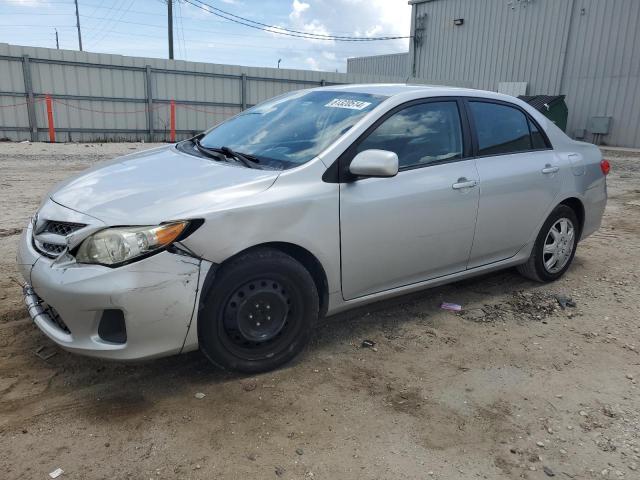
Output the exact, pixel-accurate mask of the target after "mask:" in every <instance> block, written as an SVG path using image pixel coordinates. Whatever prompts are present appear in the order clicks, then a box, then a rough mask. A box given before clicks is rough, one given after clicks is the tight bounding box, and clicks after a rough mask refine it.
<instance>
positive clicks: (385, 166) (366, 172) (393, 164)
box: [349, 150, 398, 178]
mask: <svg viewBox="0 0 640 480" xmlns="http://www.w3.org/2000/svg"><path fill="white" fill-rule="evenodd" d="M349 172H351V174H353V175H356V176H358V177H378V178H384V177H395V176H396V175H397V174H398V155H396V154H395V153H394V152H389V151H387V150H365V151H364V152H360V153H359V154H357V155H356V156H355V157H354V158H353V160H352V161H351V165H349Z"/></svg>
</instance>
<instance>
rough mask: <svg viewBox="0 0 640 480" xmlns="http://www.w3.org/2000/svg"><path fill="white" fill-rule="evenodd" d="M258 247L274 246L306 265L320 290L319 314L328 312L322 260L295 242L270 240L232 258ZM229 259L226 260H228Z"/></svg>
mask: <svg viewBox="0 0 640 480" xmlns="http://www.w3.org/2000/svg"><path fill="white" fill-rule="evenodd" d="M256 248H273V249H275V250H279V251H281V252H282V253H286V254H287V255H289V256H290V257H293V258H295V259H296V260H297V261H298V262H300V263H301V264H302V266H304V267H305V268H306V269H307V271H308V272H309V274H311V278H313V282H314V283H315V285H316V289H317V290H318V298H319V300H320V312H319V316H320V318H322V317H323V316H324V315H325V314H326V313H327V309H328V307H329V284H328V281H327V274H326V272H325V271H324V267H323V266H322V264H321V263H320V261H319V260H318V259H317V258H316V257H315V255H313V253H311V252H310V251H309V250H307V249H306V248H303V247H301V246H299V245H295V244H293V243H287V242H269V243H261V244H260V245H254V246H252V247H250V248H247V249H246V250H243V251H241V252H238V253H237V254H236V255H234V256H233V257H232V258H235V257H237V256H238V255H242V254H244V253H247V252H249V251H251V250H255V249H256ZM228 261H229V259H227V260H225V262H228Z"/></svg>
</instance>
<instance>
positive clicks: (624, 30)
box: [559, 0, 640, 148]
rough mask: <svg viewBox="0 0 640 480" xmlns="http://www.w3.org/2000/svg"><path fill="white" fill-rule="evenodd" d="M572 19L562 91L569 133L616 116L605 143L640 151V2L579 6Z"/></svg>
mask: <svg viewBox="0 0 640 480" xmlns="http://www.w3.org/2000/svg"><path fill="white" fill-rule="evenodd" d="M583 9H584V10H583ZM572 19H573V21H572V24H571V32H570V35H569V42H568V54H567V61H566V67H565V71H564V78H563V82H562V86H561V87H560V89H559V91H560V93H563V94H566V95H567V104H568V105H569V125H568V131H569V133H571V134H573V133H575V131H576V130H580V129H585V128H587V126H588V120H589V118H591V117H593V116H611V117H612V123H611V133H610V134H609V135H607V136H604V137H603V141H604V142H606V143H607V144H609V145H616V146H621V147H637V148H640V1H638V0H577V1H576V2H575V7H574V12H573V16H572ZM586 139H587V140H591V135H589V134H587V136H586Z"/></svg>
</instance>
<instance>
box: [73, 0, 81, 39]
mask: <svg viewBox="0 0 640 480" xmlns="http://www.w3.org/2000/svg"><path fill="white" fill-rule="evenodd" d="M75 2H76V26H77V27H78V46H79V47H80V51H82V34H81V33H80V14H79V13H78V0H75Z"/></svg>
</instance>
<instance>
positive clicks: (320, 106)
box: [18, 85, 609, 372]
mask: <svg viewBox="0 0 640 480" xmlns="http://www.w3.org/2000/svg"><path fill="white" fill-rule="evenodd" d="M608 171H609V164H608V162H607V161H606V160H603V159H602V156H601V153H600V151H599V150H598V148H597V147H595V146H594V145H591V144H586V143H581V142H576V141H574V140H571V139H570V138H569V137H567V136H566V135H565V134H564V133H563V132H562V131H561V130H560V129H558V128H557V127H556V126H555V125H554V124H553V123H552V122H550V121H549V120H548V119H547V118H545V117H544V116H543V115H542V114H540V113H539V112H538V111H536V110H535V109H533V108H531V107H530V106H529V105H527V104H526V103H523V102H521V101H519V100H517V99H515V98H514V97H509V96H505V95H500V94H497V93H491V92H484V91H477V90H468V89H456V88H447V87H426V86H408V85H355V86H354V85H352V86H336V87H329V88H318V89H312V90H304V91H297V92H293V93H289V94H285V95H283V96H280V97H277V98H275V99H272V100H270V101H267V102H265V103H262V104H260V105H258V106H256V107H253V108H251V109H249V110H246V111H244V112H242V113H240V114H238V115H237V116H235V117H233V118H231V119H229V120H227V121H225V122H223V123H221V124H220V125H218V126H216V127H214V128H212V129H211V130H209V131H207V132H205V133H203V134H200V135H197V136H196V137H194V138H191V139H189V140H185V141H182V142H179V143H177V144H174V145H167V146H163V147H160V148H156V149H153V150H149V151H145V152H141V153H134V154H131V155H127V156H124V157H121V158H117V159H114V160H111V161H109V162H106V163H103V164H100V165H98V166H96V167H95V168H92V169H90V170H87V171H85V172H83V173H81V174H80V175H78V176H76V177H74V178H71V179H69V180H67V181H65V182H63V183H62V184H60V185H57V186H56V187H55V188H54V189H53V190H52V191H51V192H50V193H49V194H48V195H47V196H46V198H45V199H44V201H43V202H42V204H41V206H40V208H39V210H38V211H37V213H36V214H35V215H34V216H33V218H32V219H31V221H30V223H29V225H28V226H27V228H26V229H25V230H24V232H23V235H22V238H21V241H20V246H19V253H18V263H19V264H20V267H21V270H22V274H23V276H24V279H25V281H26V284H25V286H24V298H25V303H26V305H27V308H28V310H29V313H30V315H31V317H32V319H33V321H34V322H35V323H36V325H37V326H38V327H39V328H40V329H41V330H42V331H43V332H44V333H45V334H46V335H47V336H49V337H50V338H51V339H52V340H53V341H55V342H56V343H58V344H59V345H60V346H62V347H63V348H65V349H67V350H70V351H73V352H77V353H82V354H86V355H92V356H96V357H103V358H110V359H120V360H130V359H143V358H151V357H157V356H163V355H170V354H175V353H179V352H186V351H191V350H195V349H198V348H199V349H200V350H202V352H203V353H204V354H205V355H206V356H207V357H208V358H209V359H210V360H211V361H212V362H213V363H215V364H216V365H218V366H221V367H223V368H227V369H232V370H237V371H243V372H259V371H265V370H269V369H273V368H276V367H278V366H280V365H282V364H284V363H285V362H287V361H289V360H290V359H292V358H293V357H294V356H295V355H296V354H298V353H299V352H300V351H301V350H302V349H303V347H304V346H305V344H306V343H307V341H308V339H309V337H310V335H311V332H312V329H313V326H314V324H315V323H316V322H317V320H318V319H320V318H323V317H326V316H328V315H332V314H335V313H337V312H340V311H343V310H345V309H348V308H352V307H355V306H360V305H363V304H365V303H368V302H373V301H377V300H381V299H384V298H388V297H392V296H396V295H400V294H405V293H408V292H412V291H416V290H420V289H424V288H427V287H431V286H435V285H440V284H444V283H448V282H453V281H456V280H460V279H462V278H467V277H471V276H474V275H479V274H483V273H486V272H489V271H492V270H497V269H502V268H507V267H512V266H517V268H518V270H519V271H520V272H521V273H522V274H524V275H525V276H526V277H528V278H530V279H532V280H535V281H540V282H549V281H553V280H556V279H558V278H559V277H561V276H562V275H563V274H564V273H565V272H566V271H567V269H568V268H569V266H570V265H571V262H572V259H573V257H574V255H575V252H576V247H577V245H578V242H579V241H580V240H582V239H584V238H586V237H587V236H588V235H590V234H592V233H593V232H594V231H595V230H597V229H598V227H599V226H600V222H601V218H602V214H603V211H604V208H605V204H606V199H607V191H606V181H605V178H606V174H607V173H608Z"/></svg>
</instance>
